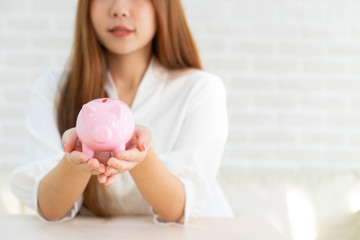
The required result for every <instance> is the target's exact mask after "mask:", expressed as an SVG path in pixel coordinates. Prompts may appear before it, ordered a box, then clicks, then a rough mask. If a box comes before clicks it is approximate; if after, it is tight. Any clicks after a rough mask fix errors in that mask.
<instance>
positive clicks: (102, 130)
mask: <svg viewBox="0 0 360 240" xmlns="http://www.w3.org/2000/svg"><path fill="white" fill-rule="evenodd" d="M111 136H112V132H111V129H110V128H109V127H105V126H99V127H95V128H94V129H93V131H92V139H93V140H94V141H95V142H97V143H105V142H107V141H109V140H110V139H111Z"/></svg>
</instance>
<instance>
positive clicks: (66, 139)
mask: <svg viewBox="0 0 360 240" xmlns="http://www.w3.org/2000/svg"><path fill="white" fill-rule="evenodd" d="M76 139H77V134H76V128H70V129H68V130H66V131H65V132H64V134H63V135H62V139H61V140H62V144H63V146H64V151H65V152H68V153H70V152H72V151H73V150H75V146H76Z"/></svg>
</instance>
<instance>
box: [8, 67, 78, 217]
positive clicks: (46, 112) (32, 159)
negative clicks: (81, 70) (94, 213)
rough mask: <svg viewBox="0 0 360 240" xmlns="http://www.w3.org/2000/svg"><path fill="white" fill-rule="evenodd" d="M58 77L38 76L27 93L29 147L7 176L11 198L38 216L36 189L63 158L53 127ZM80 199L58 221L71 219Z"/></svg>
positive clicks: (56, 130) (50, 75)
mask: <svg viewBox="0 0 360 240" xmlns="http://www.w3.org/2000/svg"><path fill="white" fill-rule="evenodd" d="M60 77H61V73H55V72H48V73H46V74H44V75H43V76H41V77H40V78H39V79H38V80H37V81H36V82H35V84H34V85H33V87H32V88H31V91H30V96H29V102H28V108H27V116H26V130H27V133H28V144H27V151H26V163H25V164H24V165H22V166H20V167H18V168H16V169H15V170H14V171H13V172H12V174H11V176H10V187H11V190H12V192H13V194H14V195H15V196H16V197H17V198H18V199H19V200H20V201H21V202H22V203H23V204H25V205H26V206H28V207H30V208H32V209H33V210H35V211H36V212H37V213H38V216H39V217H40V219H41V220H44V221H46V220H45V219H44V218H43V217H42V216H41V214H40V212H39V209H38V199H37V193H38V186H39V183H40V181H41V179H42V178H43V177H44V176H45V175H46V174H47V173H48V172H49V171H51V170H52V169H53V168H54V167H55V166H56V165H57V164H58V163H59V161H60V160H61V159H62V157H63V156H64V151H63V148H62V143H61V137H60V134H59V132H58V129H57V125H56V108H55V97H56V92H57V85H58V81H59V79H60ZM81 203H82V197H80V198H79V199H78V200H77V201H76V203H75V204H74V206H73V208H72V209H71V210H70V211H69V212H68V213H67V214H66V216H64V218H62V219H60V220H58V221H65V220H68V219H71V218H74V217H75V215H76V214H77V212H78V211H79V209H80V206H81Z"/></svg>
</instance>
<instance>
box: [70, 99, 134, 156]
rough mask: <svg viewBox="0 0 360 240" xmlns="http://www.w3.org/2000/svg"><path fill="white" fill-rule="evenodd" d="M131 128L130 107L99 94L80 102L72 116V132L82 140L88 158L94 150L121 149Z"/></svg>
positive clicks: (115, 152)
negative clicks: (73, 127)
mask: <svg viewBox="0 0 360 240" xmlns="http://www.w3.org/2000/svg"><path fill="white" fill-rule="evenodd" d="M134 130H135V123H134V117H133V114H132V112H131V110H130V108H129V107H128V105H127V104H126V103H124V102H122V101H120V100H117V99H110V98H99V99H95V100H92V101H90V102H88V103H86V104H84V105H83V107H82V109H81V111H80V113H79V115H78V117H77V120H76V133H77V135H78V137H79V139H80V141H81V142H82V151H83V152H84V153H85V154H86V155H88V157H89V158H92V157H93V156H94V153H95V152H107V151H111V152H113V153H114V155H115V156H116V155H117V154H118V153H119V152H121V151H124V150H125V145H126V143H127V142H128V141H129V140H130V139H131V138H132V136H133V134H134Z"/></svg>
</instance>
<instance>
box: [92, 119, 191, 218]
mask: <svg viewBox="0 0 360 240" xmlns="http://www.w3.org/2000/svg"><path fill="white" fill-rule="evenodd" d="M149 142H151V131H150V130H149V129H148V128H147V127H144V126H140V125H136V127H135V133H134V136H133V138H132V139H131V140H130V142H129V143H128V144H127V150H126V151H124V152H120V153H119V154H118V155H117V156H116V158H115V157H113V158H110V159H109V161H108V168H107V170H106V172H105V175H106V176H108V178H103V179H102V180H103V181H101V180H99V181H100V182H103V183H105V185H111V184H113V183H114V182H115V181H116V179H117V178H118V177H119V174H118V173H122V172H125V171H129V172H130V174H131V176H132V178H133V179H134V181H135V184H136V186H137V187H138V189H139V190H140V192H141V194H142V195H143V197H144V198H145V199H146V201H147V202H148V203H149V204H150V205H151V206H152V208H153V210H154V211H155V212H156V213H157V214H158V215H159V216H160V217H161V218H162V219H163V220H164V221H166V222H177V221H178V220H179V219H180V218H181V217H182V216H183V214H184V207H185V189H184V185H183V184H182V182H181V181H180V179H179V178H177V177H176V176H175V175H173V174H172V173H171V172H170V171H169V170H168V169H167V168H166V167H165V166H164V164H163V163H162V162H161V161H160V159H159V158H158V157H157V155H156V153H155V151H154V150H153V148H152V147H151V146H148V147H146V143H149Z"/></svg>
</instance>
